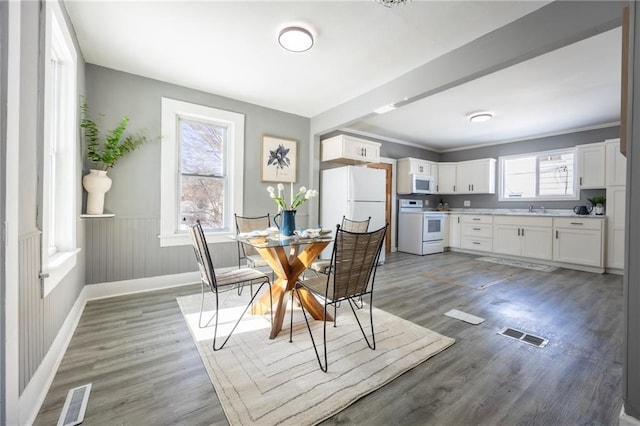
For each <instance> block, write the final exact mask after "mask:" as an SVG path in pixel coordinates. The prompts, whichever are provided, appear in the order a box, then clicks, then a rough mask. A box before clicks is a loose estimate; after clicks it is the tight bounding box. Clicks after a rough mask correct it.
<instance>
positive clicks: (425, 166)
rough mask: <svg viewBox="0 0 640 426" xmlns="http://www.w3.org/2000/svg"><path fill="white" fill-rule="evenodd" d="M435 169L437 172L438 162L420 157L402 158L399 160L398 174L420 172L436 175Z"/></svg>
mask: <svg viewBox="0 0 640 426" xmlns="http://www.w3.org/2000/svg"><path fill="white" fill-rule="evenodd" d="M434 169H436V172H437V165H436V163H434V162H432V161H428V160H421V159H419V158H400V159H399V160H398V175H408V174H412V173H418V174H421V175H428V176H433V175H434Z"/></svg>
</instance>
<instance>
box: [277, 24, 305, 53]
mask: <svg viewBox="0 0 640 426" xmlns="http://www.w3.org/2000/svg"><path fill="white" fill-rule="evenodd" d="M278 43H280V46H282V47H283V48H284V49H287V50H288V51H290V52H304V51H306V50H309V49H311V46H313V36H312V35H311V32H309V30H306V29H305V28H302V27H287V28H285V29H283V30H282V31H280V34H279V35H278Z"/></svg>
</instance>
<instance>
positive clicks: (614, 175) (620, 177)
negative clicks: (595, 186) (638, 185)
mask: <svg viewBox="0 0 640 426" xmlns="http://www.w3.org/2000/svg"><path fill="white" fill-rule="evenodd" d="M604 145H605V147H606V148H605V149H606V151H605V168H606V175H607V177H606V184H607V186H611V185H626V184H627V158H626V157H625V156H624V155H622V154H621V153H620V139H610V140H606V141H605V142H604Z"/></svg>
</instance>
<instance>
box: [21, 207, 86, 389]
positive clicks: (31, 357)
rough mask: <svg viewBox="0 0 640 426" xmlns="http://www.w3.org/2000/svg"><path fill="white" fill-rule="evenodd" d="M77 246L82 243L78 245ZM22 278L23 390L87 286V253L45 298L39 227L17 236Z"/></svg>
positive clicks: (79, 232) (81, 230)
mask: <svg viewBox="0 0 640 426" xmlns="http://www.w3.org/2000/svg"><path fill="white" fill-rule="evenodd" d="M76 232H77V241H78V242H80V241H84V227H83V221H81V220H80V221H78V222H77V230H76ZM78 247H81V246H80V245H78ZM18 251H19V253H18V262H19V265H18V267H19V270H20V275H19V276H20V279H19V304H20V310H19V312H20V327H19V341H20V344H19V346H20V347H19V359H20V372H19V381H20V394H22V392H23V391H24V389H25V387H26V386H27V385H28V384H29V381H30V380H31V378H32V377H33V375H34V374H35V372H36V370H37V369H38V367H39V366H40V364H41V362H42V360H43V358H44V357H45V355H46V354H47V351H48V350H49V348H50V346H51V343H52V342H53V340H54V339H55V337H56V335H57V334H58V331H59V330H60V327H61V325H62V323H63V322H64V320H65V319H66V318H67V315H68V314H69V311H70V310H71V307H72V306H73V304H74V303H75V301H76V299H77V298H78V295H79V294H80V292H81V291H82V287H83V286H84V279H83V276H84V273H85V268H84V263H85V257H84V253H83V252H82V251H80V253H78V258H77V264H76V267H75V268H74V269H73V270H72V271H71V272H70V273H69V274H68V275H67V276H66V277H65V278H64V279H63V280H62V281H61V282H60V283H59V284H58V285H57V286H56V288H55V289H54V290H53V291H52V292H51V293H49V295H48V296H47V297H45V298H44V299H43V298H42V292H41V284H40V279H39V276H38V275H39V271H40V256H41V251H40V231H39V230H37V229H36V230H33V231H31V232H27V233H24V234H21V235H20V236H19V238H18Z"/></svg>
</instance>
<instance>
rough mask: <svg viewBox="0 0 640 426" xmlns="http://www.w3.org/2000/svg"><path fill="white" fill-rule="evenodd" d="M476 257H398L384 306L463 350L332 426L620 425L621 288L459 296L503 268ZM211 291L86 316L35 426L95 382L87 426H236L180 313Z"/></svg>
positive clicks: (401, 380) (379, 295) (112, 302)
mask: <svg viewBox="0 0 640 426" xmlns="http://www.w3.org/2000/svg"><path fill="white" fill-rule="evenodd" d="M475 258H476V256H471V255H467V254H461V253H443V254H437V255H430V256H424V257H421V256H414V255H409V254H404V253H393V254H391V255H389V256H387V259H386V263H385V264H384V265H383V266H381V267H380V268H378V275H377V278H376V288H375V293H374V305H375V306H376V307H378V308H381V309H384V310H386V311H388V312H391V313H393V314H395V315H397V316H400V317H402V318H405V319H408V320H410V321H412V322H414V323H416V324H419V325H422V326H424V327H427V328H430V329H432V330H434V331H437V332H439V333H441V334H444V335H446V336H449V337H453V338H455V339H456V343H455V344H454V345H453V346H452V347H450V348H448V349H447V350H445V351H444V352H442V353H440V354H438V355H437V356H435V357H434V358H432V359H430V360H428V361H427V362H425V363H423V364H421V365H419V366H417V367H416V368H414V369H413V370H411V371H409V372H407V373H405V374H403V375H402V376H400V377H398V378H397V379H395V380H393V381H392V382H391V383H389V384H387V385H386V386H384V387H382V388H381V389H379V390H377V391H375V392H373V393H371V394H369V395H367V396H366V397H364V398H362V399H360V400H359V401H357V402H355V403H354V404H353V405H351V406H350V407H348V408H347V409H345V410H343V411H342V412H340V413H338V414H336V415H335V416H333V417H332V418H330V419H328V420H327V421H325V422H324V423H323V424H327V425H329V424H367V425H389V424H394V425H399V424H404V425H416V424H423V425H454V424H455V425H471V424H473V425H476V424H481V425H516V424H535V425H568V424H571V425H574V424H590V425H611V424H617V423H618V416H619V414H620V408H621V405H622V400H621V376H622V328H623V324H622V277H621V276H616V275H608V274H604V275H600V274H593V273H588V272H579V271H573V270H567V269H558V270H556V271H554V272H537V271H532V270H527V269H516V270H515V272H516V273H515V275H514V276H512V277H510V278H508V279H505V280H504V281H500V282H499V283H497V284H495V285H492V286H490V287H487V288H485V289H483V290H478V289H475V288H470V287H465V286H463V285H455V284H453V283H452V282H453V281H455V280H454V278H455V277H456V271H458V272H459V271H460V270H461V269H462V268H466V269H469V266H472V267H473V268H474V270H477V274H478V276H481V274H482V271H483V270H486V268H496V266H495V265H493V264H488V263H486V264H485V262H479V261H475V260H474V259H475ZM443 267H447V268H450V270H451V274H450V275H449V277H450V278H448V279H447V280H443V281H436V280H433V279H429V278H427V277H426V275H425V273H426V272H429V271H433V270H434V269H435V268H443ZM492 270H493V271H495V269H492ZM428 276H429V277H433V274H431V273H429V274H428ZM199 291H200V290H199V286H189V287H181V288H177V289H170V290H163V291H156V292H152V293H145V294H136V295H132V296H122V297H116V298H111V299H103V300H98V301H92V302H89V303H87V306H86V308H85V311H84V313H83V315H82V318H81V320H80V323H79V325H78V328H77V330H76V332H75V334H74V336H73V338H72V340H71V343H70V345H69V348H68V350H67V353H66V355H65V357H64V359H63V361H62V364H61V366H60V368H59V371H58V373H57V375H56V377H55V379H54V382H53V384H52V386H51V388H50V390H49V393H48V395H47V398H46V400H45V402H44V404H43V406H42V408H41V410H40V413H39V415H38V418H37V420H36V423H35V424H36V425H51V424H55V423H56V422H57V419H58V416H59V415H60V410H61V408H62V405H63V403H64V399H65V398H66V393H67V391H68V390H69V389H70V388H72V387H75V386H79V385H82V384H85V383H88V382H92V383H93V388H92V391H91V396H90V398H89V405H88V408H87V412H86V416H85V421H84V423H83V424H84V425H102V424H105V425H106V424H108V425H115V424H118V425H120V424H121V425H146V424H162V425H173V424H182V425H196V424H226V423H227V422H226V418H225V416H224V412H223V411H222V408H221V406H220V404H219V401H218V399H217V397H216V395H215V392H214V390H213V387H212V385H211V382H210V381H209V378H208V376H207V373H206V371H205V369H204V366H203V365H202V362H201V360H200V357H199V355H198V352H197V351H196V348H195V346H194V344H193V341H192V339H191V335H190V334H189V331H188V329H187V327H186V324H185V323H184V320H183V319H182V315H181V313H180V309H179V308H178V305H177V302H176V301H175V298H176V297H177V296H181V295H184V294H191V293H195V292H199ZM450 309H458V310H461V311H464V312H468V313H470V314H473V315H476V316H480V317H483V318H485V319H486V321H485V322H484V323H482V324H480V325H476V326H474V325H470V324H467V323H464V322H462V321H459V320H456V319H453V318H449V317H447V316H445V315H443V314H444V313H445V312H447V311H449V310H450ZM505 326H509V327H513V328H516V329H520V330H523V331H526V332H528V333H532V334H535V335H537V336H541V337H544V338H547V339H549V344H548V345H547V346H546V347H545V348H537V347H534V346H531V345H527V344H525V343H522V342H518V341H515V340H512V339H509V338H506V337H503V336H500V335H498V334H497V331H498V330H499V329H501V328H502V327H505ZM232 339H233V337H232ZM282 339H283V340H286V337H282ZM310 356H311V355H310Z"/></svg>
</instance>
